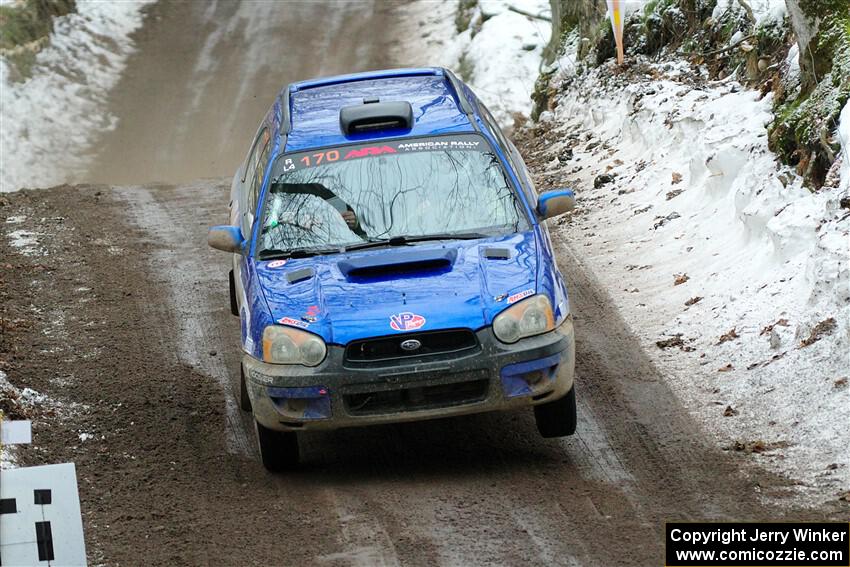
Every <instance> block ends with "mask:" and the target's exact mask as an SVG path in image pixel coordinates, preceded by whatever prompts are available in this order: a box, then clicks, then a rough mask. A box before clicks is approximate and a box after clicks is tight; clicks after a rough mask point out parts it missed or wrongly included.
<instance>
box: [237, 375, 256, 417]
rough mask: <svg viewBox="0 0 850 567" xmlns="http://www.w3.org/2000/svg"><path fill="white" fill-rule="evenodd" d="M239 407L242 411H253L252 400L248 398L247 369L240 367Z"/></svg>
mask: <svg viewBox="0 0 850 567" xmlns="http://www.w3.org/2000/svg"><path fill="white" fill-rule="evenodd" d="M239 407H240V408H242V411H251V410H253V409H254V408H253V407H252V406H251V398H250V397H249V396H248V384H247V383H246V382H245V367H244V366H242V365H241V364H240V365H239Z"/></svg>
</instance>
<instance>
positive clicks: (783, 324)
mask: <svg viewBox="0 0 850 567" xmlns="http://www.w3.org/2000/svg"><path fill="white" fill-rule="evenodd" d="M776 326H779V327H787V326H788V319H779V320H778V321H777V322H776V323H771V324H770V325H767V326H766V327H765V328H764V329H762V330H761V332H760V333H759V336H760V337H761V336H763V335H766V334H768V333H769V332H771V331H772V330H773V328H774V327H776Z"/></svg>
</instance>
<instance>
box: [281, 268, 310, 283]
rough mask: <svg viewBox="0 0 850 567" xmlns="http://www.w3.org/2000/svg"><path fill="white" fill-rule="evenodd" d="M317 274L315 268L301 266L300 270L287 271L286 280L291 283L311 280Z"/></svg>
mask: <svg viewBox="0 0 850 567" xmlns="http://www.w3.org/2000/svg"><path fill="white" fill-rule="evenodd" d="M315 274H316V272H315V270H313V268H301V269H299V270H290V271H289V272H286V281H288V282H289V283H291V284H294V283H298V282H300V281H304V280H309V279H310V278H312V277H313V276H314V275H315Z"/></svg>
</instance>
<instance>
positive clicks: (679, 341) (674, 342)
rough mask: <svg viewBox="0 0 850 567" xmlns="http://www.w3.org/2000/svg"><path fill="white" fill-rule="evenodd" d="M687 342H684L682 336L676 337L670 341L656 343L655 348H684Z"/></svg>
mask: <svg viewBox="0 0 850 567" xmlns="http://www.w3.org/2000/svg"><path fill="white" fill-rule="evenodd" d="M684 344H685V342H684V341H683V340H682V335H676V336H675V337H670V338H669V339H664V340H661V341H655V346H657V347H658V348H660V349H665V348H670V347H681V346H684Z"/></svg>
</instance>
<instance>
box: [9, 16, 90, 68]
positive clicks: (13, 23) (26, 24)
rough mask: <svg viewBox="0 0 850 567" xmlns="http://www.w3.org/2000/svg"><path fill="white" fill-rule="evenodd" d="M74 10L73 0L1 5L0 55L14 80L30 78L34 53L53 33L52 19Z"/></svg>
mask: <svg viewBox="0 0 850 567" xmlns="http://www.w3.org/2000/svg"><path fill="white" fill-rule="evenodd" d="M74 11H76V2H75V0H24V1H23V2H19V3H17V4H12V5H7V6H0V54H2V55H3V56H4V57H5V58H6V60H7V61H8V62H9V63H10V64H11V65H10V66H11V71H12V78H13V80H22V79H25V78H26V77H28V76H29V75H30V72H31V70H32V66H33V64H34V63H35V58H36V54H37V53H38V51H39V50H40V49H41V48H42V47H43V46H44V45H45V44H46V43H47V41H48V39H49V37H50V32H52V31H53V18H54V17H56V16H64V15H65V14H68V13H71V12H74Z"/></svg>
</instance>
